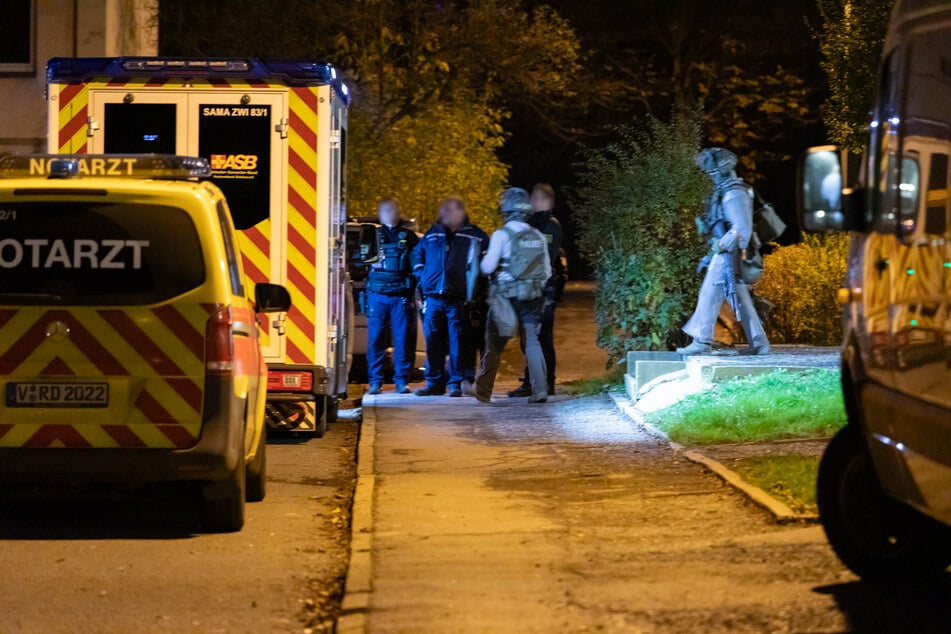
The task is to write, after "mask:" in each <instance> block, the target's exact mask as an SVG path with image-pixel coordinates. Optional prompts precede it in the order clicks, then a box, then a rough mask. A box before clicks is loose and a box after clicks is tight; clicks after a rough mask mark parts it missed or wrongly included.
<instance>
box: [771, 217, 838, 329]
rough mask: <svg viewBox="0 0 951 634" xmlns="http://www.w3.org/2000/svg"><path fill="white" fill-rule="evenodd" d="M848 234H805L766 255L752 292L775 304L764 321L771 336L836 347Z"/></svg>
mask: <svg viewBox="0 0 951 634" xmlns="http://www.w3.org/2000/svg"><path fill="white" fill-rule="evenodd" d="M848 249H849V237H848V235H844V234H843V235H829V236H817V235H805V236H803V241H802V242H801V243H799V244H793V245H790V246H786V247H778V248H777V249H776V250H775V251H773V252H772V253H770V254H769V255H767V256H766V258H765V265H766V270H765V272H764V273H763V278H762V279H761V280H760V281H759V283H758V284H757V285H756V293H757V294H758V295H759V296H761V297H763V298H764V299H766V300H768V301H769V302H770V303H772V304H773V309H772V311H771V312H770V315H769V318H768V319H767V320H766V321H765V324H764V325H765V327H766V332H767V334H768V335H769V338H770V340H772V341H774V342H777V343H778V342H782V343H800V344H812V345H836V344H838V343H840V342H841V340H842V306H841V305H840V304H839V303H838V300H837V299H836V293H837V291H838V289H839V288H840V287H841V286H842V284H843V282H844V280H845V269H846V260H847V257H848Z"/></svg>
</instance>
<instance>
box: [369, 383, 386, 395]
mask: <svg viewBox="0 0 951 634" xmlns="http://www.w3.org/2000/svg"><path fill="white" fill-rule="evenodd" d="M382 393H383V385H382V384H380V383H371V384H370V389H369V390H367V394H371V395H373V396H376V395H377V394H382Z"/></svg>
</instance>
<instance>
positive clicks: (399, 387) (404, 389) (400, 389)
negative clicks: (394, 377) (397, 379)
mask: <svg viewBox="0 0 951 634" xmlns="http://www.w3.org/2000/svg"><path fill="white" fill-rule="evenodd" d="M394 391H395V392H396V393H397V394H409V392H410V389H409V386H408V385H406V384H405V383H397V384H396V390H394Z"/></svg>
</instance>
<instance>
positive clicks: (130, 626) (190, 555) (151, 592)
mask: <svg viewBox="0 0 951 634" xmlns="http://www.w3.org/2000/svg"><path fill="white" fill-rule="evenodd" d="M356 436H357V424H356V423H355V422H341V423H337V424H336V425H333V426H331V429H330V431H329V432H328V433H327V435H326V436H325V437H324V438H322V439H311V440H309V441H307V442H303V443H299V444H298V443H290V442H285V443H283V444H273V443H272V444H270V445H269V446H268V476H269V477H268V495H267V499H266V500H265V501H264V502H261V503H257V504H252V505H249V507H248V513H247V524H246V526H245V529H244V530H243V531H241V532H240V533H234V534H227V535H206V534H198V533H196V532H195V515H196V513H195V512H194V509H193V508H191V507H190V506H189V505H188V504H186V503H183V502H181V501H180V500H177V499H174V498H169V497H168V496H166V497H165V498H164V499H162V498H158V499H156V498H148V497H144V496H136V497H133V496H120V495H115V494H112V495H102V496H99V497H95V498H91V497H89V494H88V492H82V493H76V492H70V493H67V494H64V493H55V494H54V493H52V492H43V493H37V492H30V493H29V494H25V495H23V494H21V495H18V496H16V497H10V496H7V497H5V498H2V499H0V633H2V634H13V633H16V632H31V633H32V632H110V633H111V632H116V633H127V632H274V631H292V632H300V631H302V630H303V629H304V627H305V626H306V625H308V624H310V625H311V626H313V631H315V632H321V631H330V628H331V627H332V622H333V621H332V618H333V612H334V610H335V608H336V606H337V605H338V601H339V594H340V592H341V590H342V581H343V575H344V574H345V572H346V565H347V558H348V550H347V549H348V544H349V526H348V515H349V505H350V497H351V495H352V489H353V479H354V469H353V457H354V446H355V441H356ZM328 613H330V617H329V620H328V619H327V615H328Z"/></svg>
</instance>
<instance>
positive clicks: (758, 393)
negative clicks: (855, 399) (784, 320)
mask: <svg viewBox="0 0 951 634" xmlns="http://www.w3.org/2000/svg"><path fill="white" fill-rule="evenodd" d="M650 421H651V422H652V423H654V424H655V425H657V426H658V427H659V428H660V429H662V430H664V431H665V432H667V433H668V434H669V435H670V437H671V439H672V440H674V441H676V442H681V443H692V444H716V443H730V442H752V441H762V440H777V439H781V438H812V437H816V436H831V435H832V434H833V433H835V431H836V430H838V429H839V428H841V427H842V426H843V425H845V405H844V402H843V400H842V388H841V386H840V384H839V373H838V371H837V370H823V369H814V370H806V371H787V370H774V371H772V372H768V373H766V374H760V375H758V376H751V377H746V378H740V379H734V380H732V381H727V382H725V383H720V384H718V385H716V386H714V388H713V389H712V390H710V391H708V392H703V393H700V394H694V395H692V396H688V397H687V398H685V399H684V400H682V401H680V402H679V403H677V404H676V405H673V406H671V407H668V408H666V409H663V410H660V411H658V412H654V413H653V414H651V415H650Z"/></svg>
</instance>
